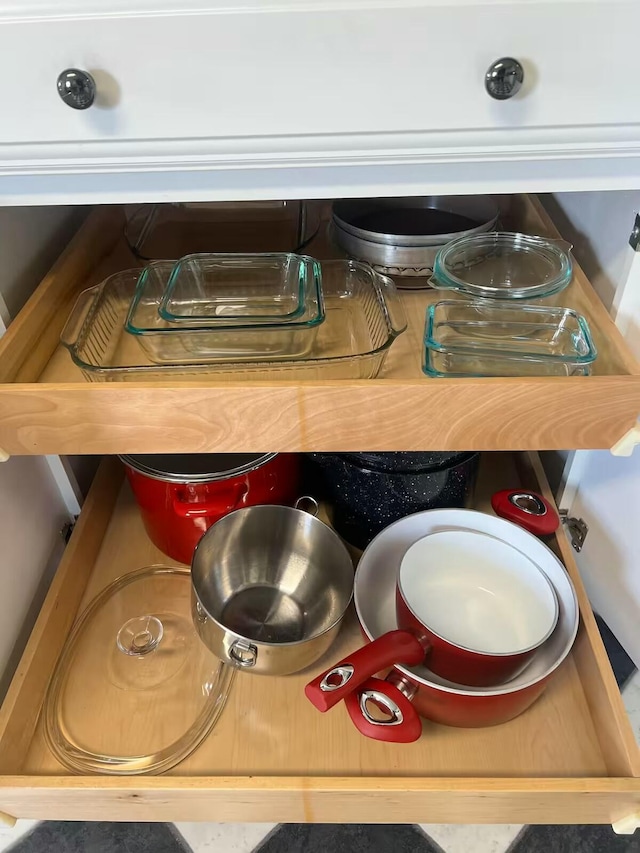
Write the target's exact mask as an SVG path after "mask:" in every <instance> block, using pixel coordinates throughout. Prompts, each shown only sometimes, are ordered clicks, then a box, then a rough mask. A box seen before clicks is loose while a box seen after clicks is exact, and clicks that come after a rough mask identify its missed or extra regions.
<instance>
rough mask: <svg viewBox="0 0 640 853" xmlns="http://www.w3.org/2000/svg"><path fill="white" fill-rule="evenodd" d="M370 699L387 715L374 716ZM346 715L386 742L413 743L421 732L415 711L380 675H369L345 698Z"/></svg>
mask: <svg viewBox="0 0 640 853" xmlns="http://www.w3.org/2000/svg"><path fill="white" fill-rule="evenodd" d="M370 702H371V703H373V704H374V705H376V706H377V707H378V708H379V709H380V710H381V711H384V712H385V713H386V714H388V716H387V717H386V718H385V719H380V720H377V719H375V718H374V717H373V716H371V714H370V713H369V709H368V707H367V705H368V703H370ZM344 703H345V705H346V706H347V711H348V712H349V716H350V717H351V720H352V722H353V724H354V726H355V727H356V728H357V729H358V731H359V732H360V733H361V734H363V735H364V736H365V737H370V738H372V739H373V740H382V741H385V742H386V743H413V742H414V741H416V740H418V738H419V737H420V735H421V734H422V721H421V720H420V717H419V715H418V712H417V711H416V709H415V708H414V707H413V705H412V704H411V700H410V699H407V697H406V696H405V695H404V693H403V692H402V691H401V690H398V688H397V687H395V686H394V685H393V684H389V682H388V681H383V680H382V679H381V678H370V679H368V681H365V683H364V684H363V685H362V686H361V687H360V689H359V690H356V691H354V692H353V693H350V694H349V695H348V696H347V697H346V698H345V700H344Z"/></svg>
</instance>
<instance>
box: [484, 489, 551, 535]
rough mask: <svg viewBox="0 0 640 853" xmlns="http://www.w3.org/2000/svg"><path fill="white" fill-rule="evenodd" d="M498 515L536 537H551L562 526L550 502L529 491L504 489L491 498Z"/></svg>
mask: <svg viewBox="0 0 640 853" xmlns="http://www.w3.org/2000/svg"><path fill="white" fill-rule="evenodd" d="M491 506H492V507H493V511H494V512H495V514H496V515H499V516H500V517H501V518H506V519H507V521H512V522H513V523H514V524H518V525H519V526H520V527H523V528H524V529H525V530H528V531H529V533H533V535H534V536H551V534H552V533H555V532H556V530H557V529H558V525H559V524H560V518H559V517H558V513H557V512H556V510H555V508H554V507H553V506H552V505H551V504H550V503H549V501H548V500H547V499H546V498H545V497H543V495H539V494H538V493H537V492H532V491H529V490H527V489H504V490H503V491H501V492H496V493H495V494H494V495H492V497H491Z"/></svg>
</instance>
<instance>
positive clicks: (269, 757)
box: [0, 453, 640, 823]
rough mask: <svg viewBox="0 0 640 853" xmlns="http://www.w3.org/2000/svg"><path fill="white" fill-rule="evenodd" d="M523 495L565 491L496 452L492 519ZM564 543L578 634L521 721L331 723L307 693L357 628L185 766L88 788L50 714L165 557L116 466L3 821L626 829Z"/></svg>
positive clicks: (20, 689)
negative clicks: (94, 618)
mask: <svg viewBox="0 0 640 853" xmlns="http://www.w3.org/2000/svg"><path fill="white" fill-rule="evenodd" d="M519 484H523V485H526V486H529V487H533V488H537V489H539V490H540V491H542V492H543V493H544V494H546V495H547V497H550V492H549V488H548V485H547V483H546V481H545V479H544V474H543V472H542V468H541V465H540V461H539V459H538V457H537V455H536V454H516V455H512V454H503V453H490V454H485V456H484V459H483V464H482V470H481V474H480V478H479V484H478V488H477V493H476V504H477V506H478V508H480V509H487V508H488V507H489V504H488V497H489V496H490V494H491V493H492V491H494V490H496V489H498V488H507V487H514V486H518V485H519ZM488 511H491V510H490V509H488ZM551 547H553V548H554V550H556V551H557V553H558V554H559V555H560V556H561V558H562V559H563V561H564V563H565V565H566V567H567V570H568V572H569V574H570V575H571V577H572V579H573V581H574V584H575V585H576V587H577V591H578V597H579V600H580V608H581V614H582V618H581V624H580V630H579V634H578V638H577V641H576V644H575V647H574V650H573V652H572V654H571V656H570V657H569V659H568V660H567V661H566V663H565V664H564V666H563V667H562V668H561V669H560V671H559V672H558V674H557V677H556V678H555V679H553V680H552V682H551V683H550V685H549V688H548V689H547V691H546V693H545V694H544V695H543V696H542V697H541V698H540V699H539V700H538V702H536V703H535V704H534V705H533V706H532V707H531V708H530V709H529V710H528V711H526V712H525V713H524V714H523V715H522V716H521V717H519V718H517V719H515V720H513V721H511V722H509V723H506V724H504V725H501V726H497V727H494V728H485V729H456V728H449V727H446V726H440V725H436V724H434V723H429V722H425V725H424V733H423V736H422V738H421V739H420V741H418V742H417V743H414V744H410V745H392V744H383V743H378V742H374V741H371V740H367V739H365V738H363V737H362V736H361V735H359V734H358V733H357V732H356V731H355V729H354V728H353V727H352V726H351V724H350V723H349V720H348V717H347V714H346V712H345V710H344V708H341V707H339V708H336V709H334V711H332V712H330V713H328V714H326V715H322V714H319V713H318V712H317V711H316V710H315V709H314V708H313V707H312V706H311V705H310V703H309V702H308V701H307V700H306V699H305V697H304V694H303V689H302V688H303V685H304V684H305V682H306V681H307V680H309V677H310V675H312V674H314V673H315V672H317V671H319V670H320V668H321V667H322V666H323V665H325V664H328V663H329V659H337V658H339V657H341V655H342V654H343V653H346V652H347V651H348V650H349V649H351V648H354V647H355V646H356V645H357V644H358V643H359V637H358V631H357V626H356V624H355V617H354V616H351V618H350V619H349V620H348V622H347V625H346V626H345V628H344V630H343V631H342V633H341V635H340V637H339V639H338V641H337V643H336V645H335V646H334V647H333V648H332V650H331V651H330V653H329V655H328V658H327V660H324V661H321V662H320V663H318V664H317V665H316V666H315V667H314V668H313V670H312V671H309V672H306V673H302V674H300V675H294V676H288V677H280V678H277V677H271V678H270V677H264V676H262V677H261V676H255V675H254V676H252V675H250V674H246V673H240V674H238V675H237V677H236V679H235V683H234V684H233V687H232V691H231V696H230V699H229V702H228V705H227V707H226V709H225V710H224V712H223V714H222V717H221V718H220V720H219V721H218V723H217V725H216V726H215V728H214V729H213V731H212V733H211V734H210V736H209V737H208V738H207V739H206V741H205V742H204V743H203V744H202V746H200V748H199V749H197V750H196V752H194V753H193V755H191V756H190V757H189V758H187V759H186V760H184V761H183V762H182V763H181V764H179V765H178V766H177V767H175V768H174V769H173V770H171V771H169V772H167V773H165V774H164V775H162V776H155V777H152V776H132V777H125V778H118V777H110V776H99V775H96V776H78V775H73V774H71V773H69V772H68V771H67V770H65V769H64V768H63V767H62V766H60V765H59V764H58V763H57V761H56V759H55V758H54V757H53V755H52V754H51V753H50V752H49V750H48V748H47V745H46V743H45V740H44V738H43V733H42V725H41V721H40V719H39V717H40V711H41V708H42V703H43V698H44V695H45V691H46V687H47V683H48V681H49V678H50V676H51V673H52V671H53V668H54V666H55V663H56V660H57V658H58V656H59V654H60V651H61V649H62V646H63V643H64V641H65V638H66V636H67V635H68V633H69V631H70V628H71V626H72V624H73V622H74V620H75V618H76V616H77V615H78V613H79V612H80V611H81V610H82V609H83V608H84V606H85V605H86V603H87V602H88V601H89V600H90V599H91V598H93V597H94V596H95V595H96V594H97V593H98V592H99V591H100V590H101V589H102V588H104V587H105V585H106V584H108V583H109V582H111V581H112V580H113V579H114V578H116V577H117V576H119V575H121V574H123V573H125V572H128V571H132V570H134V569H136V568H139V567H140V566H144V565H149V564H152V563H158V562H160V563H166V562H167V558H165V557H164V556H163V555H162V554H161V553H160V552H159V551H158V550H157V549H156V548H155V547H154V546H153V545H152V544H151V542H150V541H149V540H148V538H147V537H146V535H145V533H144V530H143V527H142V523H141V520H140V517H139V514H138V512H137V508H136V505H135V503H134V501H133V498H132V495H131V493H130V491H129V489H128V487H127V485H126V484H123V478H122V471H121V468H120V466H119V463H118V462H117V461H116V460H115V459H113V458H106V459H105V460H104V462H103V463H102V466H101V468H100V470H99V473H98V475H97V477H96V480H95V482H94V484H93V487H92V489H91V492H90V495H89V497H88V498H87V501H86V503H85V506H84V509H83V511H82V514H81V516H80V519H79V521H78V524H77V525H76V528H75V531H74V533H73V536H72V538H71V541H70V543H69V545H68V547H67V550H66V552H65V555H64V558H63V560H62V562H61V564H60V567H59V570H58V572H57V574H56V577H55V578H54V581H53V583H52V585H51V589H50V591H49V594H48V596H47V599H46V601H45V604H44V606H43V608H42V612H41V614H40V616H39V618H38V621H37V623H36V626H35V628H34V631H33V633H32V636H31V638H30V640H29V643H28V646H27V649H26V651H25V653H24V655H23V658H22V661H21V663H20V666H19V667H18V670H17V672H16V675H15V677H14V680H13V683H12V685H11V687H10V690H9V692H8V694H7V697H6V699H5V702H4V704H3V706H2V709H1V712H0V809H2V810H3V811H4V812H5V814H6V815H8V816H9V817H24V818H41V819H62V820H126V821H131V820H145V821H167V820H211V821H269V822H272V821H273V822H280V821H282V822H294V821H295V822H298V821H309V822H371V823H376V822H385V823H388V822H394V823H397V822H407V823H409V822H420V823H456V822H462V823H485V822H486V823H500V822H505V823H516V822H518V823H519V822H524V823H611V822H617V821H625V820H627V819H628V818H629V816H631V815H633V814H634V813H636V812H637V811H638V810H639V809H640V779H639V778H638V776H640V756H639V754H638V749H637V747H636V744H635V741H634V738H633V734H632V731H631V728H630V725H629V722H628V719H627V717H626V714H625V711H624V708H623V705H622V701H621V697H620V694H619V692H618V689H617V687H616V683H615V679H614V677H613V674H612V672H611V668H610V666H609V662H608V659H607V656H606V654H605V651H604V648H603V646H602V642H601V640H600V635H599V633H598V630H597V627H596V624H595V621H594V618H593V614H592V611H591V609H590V607H589V603H588V600H587V598H586V595H585V592H584V589H583V587H582V584H581V582H580V577H579V575H578V572H577V569H576V565H575V562H574V561H573V559H572V556H571V549H570V547H569V545H568V543H567V542H566V540H565V538H564V535H563V534H562V533H561V532H560V534H559V536H558V537H557V538H556V539H555V540H553V541H552V543H551ZM87 703H88V704H87V713H88V714H90V715H91V717H92V719H93V720H94V722H95V725H96V727H105V726H109V725H113V722H112V720H110V719H109V717H108V716H107V713H106V711H105V710H103V709H102V708H101V702H100V696H91V697H88V699H87ZM174 710H175V713H176V714H179V713H180V708H179V707H176V708H175V709H174ZM171 712H172V709H169V708H168V709H167V713H171Z"/></svg>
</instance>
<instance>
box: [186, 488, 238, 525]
mask: <svg viewBox="0 0 640 853" xmlns="http://www.w3.org/2000/svg"><path fill="white" fill-rule="evenodd" d="M247 493H248V489H247V486H246V485H245V484H244V483H241V484H239V485H238V486H236V488H235V490H234V493H233V494H232V495H231V497H230V498H229V499H228V500H227V503H226V505H225V506H223V507H222V508H221V501H220V497H219V498H218V500H213V501H193V502H190V501H183V500H181V499H180V494H179V493H177V494H175V495H174V497H173V511H174V512H175V514H176V515H179V516H180V518H200V517H201V516H215V517H216V518H218V517H219V516H222V515H226V514H227V513H229V512H232V511H233V510H234V509H237V508H238V506H239V504H241V503H242V501H243V500H244V499H245V498H246V496H247Z"/></svg>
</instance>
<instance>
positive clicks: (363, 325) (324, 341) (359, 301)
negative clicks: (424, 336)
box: [61, 260, 407, 382]
mask: <svg viewBox="0 0 640 853" xmlns="http://www.w3.org/2000/svg"><path fill="white" fill-rule="evenodd" d="M321 268H322V289H323V293H324V303H325V320H324V322H323V323H321V324H320V325H319V326H318V327H317V334H316V336H315V338H314V340H313V343H312V345H311V348H310V350H309V352H308V353H307V354H306V355H305V356H304V357H303V358H291V359H278V360H275V359H270V358H262V357H254V358H252V359H249V358H246V359H242V360H239V359H234V358H219V359H216V360H215V361H214V360H210V361H208V362H200V363H199V362H196V361H192V360H189V361H188V362H184V363H174V364H157V363H152V362H151V360H150V359H148V358H145V353H144V351H143V350H142V349H141V348H140V346H139V345H138V341H137V337H136V336H135V335H130V334H128V333H127V332H125V331H124V320H125V318H126V316H127V312H128V309H129V303H130V300H131V297H132V295H133V289H134V288H135V281H134V278H136V277H137V276H136V271H135V270H133V271H129V276H128V278H127V275H126V274H124V273H123V274H119V277H118V279H117V281H118V288H117V290H115V289H113V288H111V289H108V288H104V287H102V289H101V286H98V288H91V289H90V290H87V291H84V293H82V294H80V296H79V298H78V301H77V303H76V305H75V307H74V309H73V311H72V313H71V315H70V317H69V319H68V321H67V325H66V326H65V328H64V330H63V332H62V336H61V342H62V343H63V345H64V346H66V347H67V349H68V350H69V352H70V354H71V358H72V360H73V362H74V363H75V364H76V365H77V366H78V367H79V368H80V369H81V370H82V372H83V374H84V376H85V378H86V379H88V380H89V381H117V382H122V381H136V380H137V381H159V382H161V381H167V380H170V379H172V378H173V379H175V378H181V379H182V378H184V379H202V378H207V379H210V380H211V381H212V382H239V381H244V380H247V381H251V380H253V381H256V380H274V381H278V380H290V381H301V380H309V379H370V378H372V377H374V376H377V375H378V373H379V372H380V370H381V368H382V366H383V364H384V361H385V358H386V356H387V353H388V351H389V348H390V347H391V345H392V344H393V342H394V340H395V339H396V338H397V337H398V336H399V335H400V334H402V332H404V330H405V329H406V327H407V321H406V317H405V315H404V310H403V308H402V305H401V303H400V299H399V297H398V293H397V291H396V289H395V287H394V285H393V282H392V281H391V280H390V279H388V278H386V277H385V276H381V275H379V274H378V273H376V272H374V271H373V270H372V269H371V267H369V266H368V265H367V264H362V263H359V262H357V261H348V260H339V261H325V262H323V263H321Z"/></svg>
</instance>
